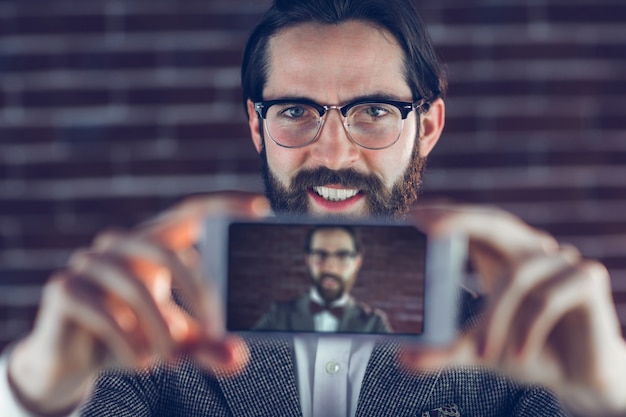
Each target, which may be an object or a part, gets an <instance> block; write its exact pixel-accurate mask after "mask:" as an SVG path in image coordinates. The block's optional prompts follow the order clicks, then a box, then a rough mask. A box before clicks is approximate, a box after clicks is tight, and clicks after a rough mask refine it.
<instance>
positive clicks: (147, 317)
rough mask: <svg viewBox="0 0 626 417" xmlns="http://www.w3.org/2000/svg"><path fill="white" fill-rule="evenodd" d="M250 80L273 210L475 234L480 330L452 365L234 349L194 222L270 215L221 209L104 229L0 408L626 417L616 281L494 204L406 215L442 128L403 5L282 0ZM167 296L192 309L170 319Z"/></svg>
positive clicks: (355, 346)
mask: <svg viewBox="0 0 626 417" xmlns="http://www.w3.org/2000/svg"><path fill="white" fill-rule="evenodd" d="M242 79H243V89H244V99H245V101H246V108H247V109H248V116H249V126H250V131H251V136H252V140H253V143H254V146H255V147H256V149H257V150H258V151H259V153H260V154H261V156H262V159H263V161H264V169H263V171H264V177H265V180H266V185H267V195H268V198H269V200H270V202H271V205H272V207H273V208H274V210H275V211H276V212H283V211H288V212H303V211H305V212H307V213H310V214H312V215H318V216H324V215H333V216H337V215H341V216H367V215H373V216H402V215H406V216H407V219H408V220H410V221H414V222H415V223H416V224H418V225H419V226H420V227H421V228H422V229H424V230H425V231H426V232H428V233H430V234H433V235H436V234H438V233H445V232H447V231H450V230H455V231H458V232H463V233H467V234H468V235H469V237H470V250H471V252H472V258H473V260H474V264H475V266H476V269H477V272H478V274H479V275H480V277H481V279H482V281H483V284H484V287H485V289H486V291H487V293H488V298H487V301H486V306H485V309H484V312H483V315H482V317H481V318H480V320H476V319H475V311H473V308H472V307H473V305H472V303H467V304H466V305H464V306H463V310H464V311H465V312H466V318H467V321H468V322H469V323H470V324H471V326H470V327H469V328H466V331H465V333H464V334H462V335H461V336H460V337H459V339H458V341H457V342H456V343H455V345H454V346H452V347H450V349H448V350H446V351H425V350H415V349H411V348H407V347H399V346H397V345H396V344H393V343H383V344H376V345H371V344H365V343H364V344H361V343H352V341H351V340H350V339H340V340H338V339H333V338H307V337H294V338H293V340H285V339H277V340H274V341H256V340H242V339H240V338H237V337H235V336H225V335H224V334H223V321H222V318H221V317H220V314H219V312H220V308H219V303H218V301H217V299H216V297H215V294H214V293H213V292H211V291H209V290H208V289H207V288H206V286H205V285H203V284H202V282H203V281H202V277H201V276H200V275H201V274H200V273H199V271H198V269H197V268H196V265H197V262H196V261H195V257H194V256H193V255H194V254H193V245H194V243H195V240H196V234H197V230H198V225H199V224H200V222H201V221H202V219H203V218H205V217H206V216H210V215H219V214H223V213H229V214H231V215H235V216H249V217H260V216H265V215H267V214H268V210H267V207H266V205H265V203H264V200H263V199H261V198H259V197H249V196H247V197H246V196H242V195H232V194H231V195H219V196H210V197H207V198H203V199H195V200H190V201H188V202H186V203H185V204H183V205H181V206H180V207H178V208H175V209H173V210H172V211H170V212H169V213H166V214H164V215H162V216H160V217H158V218H157V219H156V220H155V221H153V222H152V223H149V224H146V225H142V226H141V227H139V228H137V229H135V230H132V231H130V232H128V233H120V232H115V233H114V232H108V233H103V234H101V235H99V236H98V237H97V238H96V239H95V241H94V244H93V246H92V247H91V248H90V249H89V250H85V251H80V252H77V253H76V254H75V255H74V256H73V257H72V259H70V261H69V264H68V267H67V269H65V270H63V271H60V272H59V273H57V274H55V276H54V277H53V278H52V279H51V282H50V283H49V284H48V285H47V286H46V289H45V291H44V295H43V299H42V303H41V308H40V311H39V316H38V319H37V322H36V324H35V328H34V330H33V332H32V333H31V334H30V335H28V336H27V337H26V338H25V339H24V340H22V341H20V342H19V343H18V344H17V345H16V346H15V347H14V349H13V351H12V352H10V353H7V354H5V355H4V356H3V361H2V363H3V368H2V372H3V375H5V376H7V378H2V379H0V384H4V385H5V386H4V388H3V389H0V392H2V393H3V395H5V397H4V399H3V411H4V410H6V409H8V410H9V411H8V413H11V414H14V415H18V414H17V413H24V412H28V411H30V412H31V413H32V414H33V415H65V414H68V413H70V412H72V411H73V410H76V409H77V408H78V407H79V405H80V404H81V403H83V402H85V401H86V405H85V407H84V413H85V414H86V415H97V416H106V415H111V416H123V415H127V416H131V415H132V416H150V415H168V416H177V415H180V416H199V415H222V416H231V415H234V416H247V415H273V416H274V415H280V416H298V415H306V416H309V415H313V416H346V415H348V416H355V415H358V416H366V415H367V416H382V415H392V416H397V415H432V414H435V413H440V414H441V413H445V412H451V413H456V414H457V415H459V414H460V415H472V416H496V415H497V416H501V415H502V416H504V415H507V416H508V415H514V416H525V415H533V416H534V415H550V416H554V415H565V413H566V411H564V410H563V409H562V407H561V405H560V404H559V402H558V401H557V400H556V399H555V397H554V396H553V394H551V393H550V392H549V391H547V390H546V389H544V388H539V387H536V386H533V385H524V384H522V383H521V382H516V381H525V382H528V383H541V384H544V385H546V386H548V387H550V388H551V389H552V390H553V392H554V393H555V394H556V395H557V396H558V398H559V399H560V400H561V402H562V403H563V405H564V406H565V407H567V409H568V410H569V411H571V412H575V413H577V414H579V415H585V416H589V415H602V416H606V415H626V395H625V394H624V387H625V386H626V347H625V345H624V341H623V339H622V337H621V334H620V331H619V323H618V321H617V318H616V314H615V309H614V306H613V303H612V300H611V295H610V283H609V278H608V275H607V273H606V269H604V268H603V267H602V266H601V265H599V264H598V263H596V262H593V261H589V260H584V259H581V257H580V254H579V253H578V252H577V251H576V250H575V249H573V248H564V247H560V246H559V245H558V244H557V242H555V240H554V239H553V238H551V237H550V236H547V235H546V234H545V233H543V232H540V231H536V230H534V229H532V228H530V227H528V226H526V225H525V224H523V223H522V222H520V221H519V220H517V219H515V218H514V217H513V216H511V215H508V214H506V213H502V212H500V211H498V210H494V209H481V208H464V207H458V208H454V207H452V208H450V207H437V206H422V207H421V208H417V209H415V210H410V208H411V204H412V203H413V201H414V200H415V198H416V196H417V186H418V184H419V180H420V172H421V168H422V167H423V161H424V159H425V158H426V157H427V156H428V154H429V153H430V151H431V150H432V149H433V147H434V146H435V144H436V143H437V141H438V139H439V136H440V134H441V131H442V129H443V125H444V109H445V106H444V102H443V100H442V98H441V97H442V95H443V91H444V88H443V87H444V86H445V81H444V79H443V76H442V71H441V69H440V66H439V64H438V63H437V60H436V58H435V54H434V52H433V50H432V47H431V45H430V42H429V40H428V38H427V36H426V34H425V31H424V27H423V25H422V23H421V22H420V20H419V19H418V18H417V15H416V11H415V10H414V7H413V6H412V5H411V3H410V2H409V1H404V0H368V1H363V0H358V1H357V0H354V1H350V0H302V1H297V2H294V1H287V0H285V1H277V2H276V4H275V5H274V6H273V7H272V9H271V10H270V11H269V12H268V14H267V15H266V16H265V17H264V19H263V21H262V22H261V23H260V25H259V26H258V27H257V28H256V30H255V31H254V32H253V34H252V36H251V38H250V41H249V44H248V46H247V49H246V52H245V57H244V62H243V67H242ZM297 133H299V134H297ZM172 286H175V287H176V288H177V289H179V290H180V291H181V292H182V293H183V295H184V296H185V298H186V300H187V304H188V307H189V309H188V311H192V312H193V315H189V314H188V313H187V312H186V311H187V310H182V309H180V308H178V307H176V306H173V304H172V302H171V297H170V290H171V288H172ZM442 365H446V368H445V369H443V368H442V367H441V366H442ZM120 366H121V367H124V368H126V370H121V371H120V370H117V371H116V370H112V369H116V368H119V367H120ZM424 368H428V372H423V371H422V369H424ZM103 370H106V371H107V372H105V373H104V374H102V375H101V376H100V378H99V379H98V381H97V382H96V383H95V384H94V382H93V378H94V377H95V375H96V374H98V373H100V372H101V371H103ZM492 371H497V372H499V373H498V374H494V373H492ZM500 373H504V374H506V375H508V376H509V377H515V378H516V380H512V379H508V378H507V377H505V376H502V375H500ZM9 394H10V395H9ZM88 396H90V397H89V399H87V400H86V398H87V397H88ZM5 405H6V406H5ZM5 413H6V412H5ZM26 415H28V414H26ZM435 415H436V414H435Z"/></svg>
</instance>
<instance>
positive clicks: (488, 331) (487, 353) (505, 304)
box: [477, 251, 578, 361]
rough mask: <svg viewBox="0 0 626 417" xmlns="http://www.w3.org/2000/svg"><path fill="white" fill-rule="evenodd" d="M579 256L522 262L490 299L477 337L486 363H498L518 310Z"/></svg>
mask: <svg viewBox="0 0 626 417" xmlns="http://www.w3.org/2000/svg"><path fill="white" fill-rule="evenodd" d="M577 257H578V254H577V253H572V252H571V251H563V252H561V253H559V254H558V255H553V256H536V257H535V258H533V259H531V260H529V261H527V262H525V263H524V264H523V265H522V266H521V267H519V268H518V269H517V270H516V271H512V277H511V278H510V279H508V280H507V281H506V285H505V286H504V287H503V291H502V292H501V293H500V294H495V295H493V296H492V299H491V302H490V306H489V307H488V309H487V312H486V314H485V317H484V325H483V326H482V329H484V331H481V332H479V333H478V341H477V343H478V349H479V353H480V354H481V356H482V357H483V358H484V359H485V360H486V361H497V360H498V358H500V357H501V356H502V355H503V353H504V351H505V346H506V345H507V342H508V341H509V340H510V334H511V329H512V323H513V322H514V321H515V317H517V316H518V315H520V314H524V312H525V311H524V310H521V309H520V306H522V304H523V303H524V300H526V299H528V298H529V297H530V298H531V299H532V297H535V296H536V294H538V293H539V292H540V291H539V289H540V288H541V287H542V285H543V283H544V282H546V281H552V280H553V279H554V278H555V277H558V276H559V274H561V273H562V271H563V270H569V269H570V268H571V265H572V263H573V262H574V261H575V260H576V259H577Z"/></svg>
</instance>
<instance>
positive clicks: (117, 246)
mask: <svg viewBox="0 0 626 417" xmlns="http://www.w3.org/2000/svg"><path fill="white" fill-rule="evenodd" d="M99 243H101V244H99V245H98V246H100V247H101V250H104V251H105V252H106V253H109V254H112V255H114V256H116V257H120V258H123V259H125V262H126V263H127V264H128V265H129V266H130V267H131V269H132V270H133V273H134V274H136V275H137V276H139V277H141V279H142V280H143V281H144V283H145V285H146V286H147V287H148V289H149V290H150V292H151V293H152V294H153V296H154V297H155V298H156V300H157V302H160V304H165V303H169V302H170V300H171V287H172V285H173V286H175V287H176V288H177V289H179V290H180V291H181V294H182V295H183V297H184V299H185V300H186V301H187V302H188V303H189V307H190V309H191V311H193V312H195V313H196V314H197V316H198V317H197V319H198V320H200V322H201V325H202V328H203V330H204V331H208V332H209V335H211V336H212V337H213V338H220V337H222V335H223V332H224V329H223V320H221V315H222V312H221V309H220V308H219V306H220V304H219V300H218V298H217V296H216V294H215V292H214V291H211V290H210V288H209V287H208V286H209V285H208V283H207V282H206V281H207V280H204V279H203V278H202V276H201V275H200V271H197V270H196V271H194V270H192V269H190V268H188V267H187V266H186V265H184V264H183V262H182V261H181V260H180V259H179V257H178V256H177V254H176V253H175V252H173V251H171V250H169V249H167V248H165V247H163V246H161V245H159V244H157V243H156V242H154V241H152V240H151V239H149V238H148V237H147V236H144V235H136V234H129V235H128V236H127V237H124V238H121V237H120V236H119V235H114V236H109V235H104V236H103V237H102V238H100V239H99ZM102 247H103V248H102ZM169 280H172V283H170V282H169ZM174 323H175V322H174ZM181 324H182V323H181ZM188 324H189V323H188Z"/></svg>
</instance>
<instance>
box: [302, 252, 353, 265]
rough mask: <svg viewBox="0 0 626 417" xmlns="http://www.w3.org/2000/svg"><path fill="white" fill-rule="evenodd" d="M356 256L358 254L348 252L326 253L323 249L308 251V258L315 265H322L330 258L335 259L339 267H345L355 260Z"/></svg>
mask: <svg viewBox="0 0 626 417" xmlns="http://www.w3.org/2000/svg"><path fill="white" fill-rule="evenodd" d="M357 255H358V254H357V253H356V252H354V251H349V250H340V251H337V252H328V251H325V250H323V249H313V250H311V251H309V258H310V259H311V260H312V261H313V263H315V264H317V265H322V264H324V263H326V261H327V260H329V259H330V258H335V259H337V262H339V264H340V265H342V266H347V265H350V264H351V263H352V262H353V261H354V260H355V259H356V257H357Z"/></svg>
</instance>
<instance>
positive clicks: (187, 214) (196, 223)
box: [138, 192, 271, 249]
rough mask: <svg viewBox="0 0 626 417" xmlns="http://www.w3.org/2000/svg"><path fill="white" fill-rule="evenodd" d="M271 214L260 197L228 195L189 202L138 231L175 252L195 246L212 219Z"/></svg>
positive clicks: (264, 199)
mask: <svg viewBox="0 0 626 417" xmlns="http://www.w3.org/2000/svg"><path fill="white" fill-rule="evenodd" d="M270 213H271V211H270V206H269V203H268V201H267V199H266V198H265V197H263V196H260V195H258V194H252V193H245V192H228V193H220V194H219V195H217V196H216V195H209V196H197V197H192V198H189V199H187V200H185V201H183V202H182V203H180V204H179V205H178V206H176V207H175V208H174V209H172V210H169V211H167V212H165V213H164V214H163V215H161V216H159V217H157V218H155V219H154V220H151V221H149V222H147V223H144V224H143V225H141V226H139V227H138V231H139V232H140V233H142V234H145V235H147V236H149V237H151V238H154V239H156V240H158V241H159V242H161V243H163V244H165V245H167V246H168V247H170V248H172V249H177V248H187V247H189V246H191V245H193V244H194V243H195V242H196V241H197V240H198V236H199V233H200V230H201V228H200V225H201V224H202V222H203V221H204V220H205V219H206V218H207V217H211V216H223V215H228V216H233V217H246V218H248V217H252V218H258V217H264V216H268V215H269V214H270Z"/></svg>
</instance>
